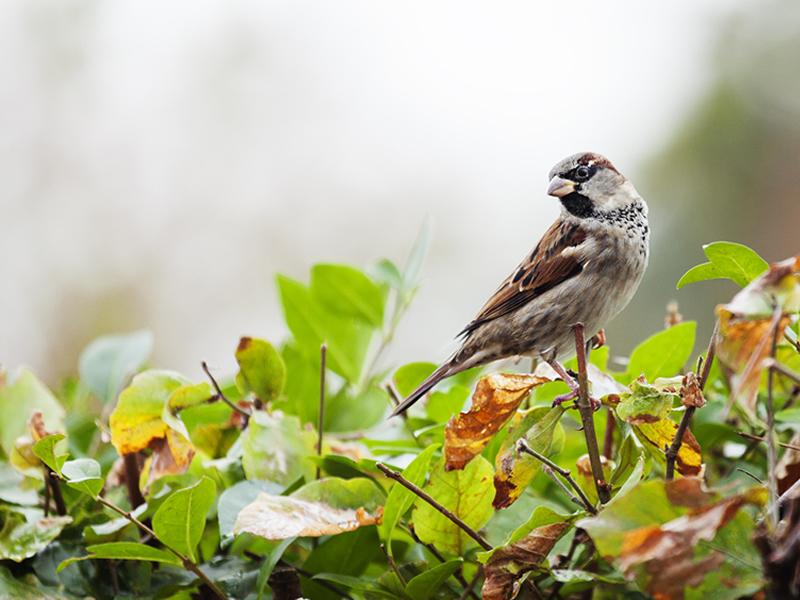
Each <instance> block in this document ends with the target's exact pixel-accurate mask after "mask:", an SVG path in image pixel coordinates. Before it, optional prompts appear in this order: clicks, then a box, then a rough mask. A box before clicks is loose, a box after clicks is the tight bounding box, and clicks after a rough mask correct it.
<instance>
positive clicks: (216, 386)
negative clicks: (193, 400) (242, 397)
mask: <svg viewBox="0 0 800 600" xmlns="http://www.w3.org/2000/svg"><path fill="white" fill-rule="evenodd" d="M200 366H201V367H203V371H204V372H205V374H206V375H207V376H208V379H209V380H210V381H211V385H213V386H214V390H216V392H217V398H219V399H220V400H222V401H223V402H224V403H225V404H227V405H228V406H230V407H231V408H232V409H233V410H234V411H235V412H237V413H239V414H240V415H243V416H244V417H245V418H247V419H249V418H250V417H251V416H252V415H251V413H250V411H248V410H245V409H243V408H242V407H241V406H237V405H236V403H235V402H231V400H230V399H229V398H228V397H227V396H226V395H225V393H224V392H223V391H222V388H221V387H219V383H217V380H216V379H215V378H214V376H213V375H212V374H211V371H210V370H209V368H208V363H206V361H203V362H202V363H200Z"/></svg>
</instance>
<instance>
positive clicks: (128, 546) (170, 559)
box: [56, 542, 181, 573]
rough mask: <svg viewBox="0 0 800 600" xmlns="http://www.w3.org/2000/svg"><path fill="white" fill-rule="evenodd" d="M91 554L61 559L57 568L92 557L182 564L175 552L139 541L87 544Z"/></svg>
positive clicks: (60, 568) (58, 570) (57, 570)
mask: <svg viewBox="0 0 800 600" xmlns="http://www.w3.org/2000/svg"><path fill="white" fill-rule="evenodd" d="M86 550H88V551H89V554H87V555H86V556H74V557H72V558H68V559H67V560H64V561H61V563H60V564H59V565H58V568H57V569H56V572H58V573H60V572H61V571H62V570H63V569H64V568H66V567H68V566H69V565H71V564H73V563H76V562H79V561H82V560H90V559H95V558H99V559H111V560H144V561H149V562H158V563H166V564H168V565H175V566H181V561H180V559H178V557H177V556H175V555H174V554H172V553H170V552H167V551H166V550H159V549H158V548H153V547H152V546H148V545H147V544H140V543H138V542H108V543H106V544H94V545H92V546H87V547H86Z"/></svg>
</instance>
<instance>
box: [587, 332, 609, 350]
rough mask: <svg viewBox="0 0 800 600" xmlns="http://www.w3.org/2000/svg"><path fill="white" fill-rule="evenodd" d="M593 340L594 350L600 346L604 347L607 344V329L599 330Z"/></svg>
mask: <svg viewBox="0 0 800 600" xmlns="http://www.w3.org/2000/svg"><path fill="white" fill-rule="evenodd" d="M590 341H591V342H592V350H597V349H598V348H602V347H603V346H605V345H606V330H605V329H601V330H600V331H598V332H597V333H596V334H595V336H594V337H593V338H592V339H591V340H590Z"/></svg>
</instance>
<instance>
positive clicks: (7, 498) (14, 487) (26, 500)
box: [0, 461, 39, 506]
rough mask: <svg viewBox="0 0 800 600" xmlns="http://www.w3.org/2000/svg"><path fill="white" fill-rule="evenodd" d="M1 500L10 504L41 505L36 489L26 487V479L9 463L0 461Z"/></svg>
mask: <svg viewBox="0 0 800 600" xmlns="http://www.w3.org/2000/svg"><path fill="white" fill-rule="evenodd" d="M0 500H2V501H3V502H8V503H10V504H21V505H23V506H34V505H36V504H38V503H39V494H38V493H37V492H36V489H34V488H32V487H30V488H28V487H26V486H25V477H24V476H23V475H22V474H21V473H20V472H19V471H17V470H16V469H14V468H13V467H11V466H10V465H9V464H8V463H7V462H5V461H0Z"/></svg>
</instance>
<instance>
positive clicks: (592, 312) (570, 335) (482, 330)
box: [391, 152, 650, 417]
mask: <svg viewBox="0 0 800 600" xmlns="http://www.w3.org/2000/svg"><path fill="white" fill-rule="evenodd" d="M547 194H548V195H550V196H553V197H555V198H557V199H558V200H559V201H560V203H561V210H560V214H559V216H558V218H557V219H556V221H555V222H554V223H553V224H552V225H551V226H550V228H549V229H548V230H547V231H546V232H545V233H544V235H543V236H542V238H541V240H539V243H538V244H536V246H535V247H534V249H533V251H532V252H531V253H530V254H529V255H527V256H526V257H525V258H524V259H523V260H522V262H521V263H520V264H519V266H517V268H516V269H514V271H512V273H511V274H510V275H509V276H508V277H507V278H506V279H505V281H503V283H502V284H501V285H500V287H499V288H498V289H497V291H496V292H495V293H494V294H493V295H492V296H491V297H490V298H489V300H488V301H487V302H486V304H484V306H483V308H481V310H480V311H479V312H478V314H477V316H476V317H475V318H474V319H473V320H472V321H470V322H469V323H468V324H467V325H466V327H464V328H463V329H462V330H461V332H460V333H459V334H458V336H457V339H460V345H459V347H458V349H457V350H456V351H455V352H454V353H453V354H452V356H451V357H450V358H449V359H448V360H446V361H445V362H444V363H442V364H441V365H440V366H439V367H438V368H437V369H436V370H434V372H433V373H432V374H431V375H430V376H429V377H428V378H426V379H425V380H424V381H423V382H422V383H421V384H420V385H419V386H418V387H417V388H416V389H415V390H414V391H413V392H411V393H410V394H409V395H408V396H407V397H406V398H405V399H404V400H403V401H402V402H401V403H399V404H398V405H397V407H396V408H395V409H394V411H393V412H392V415H391V416H392V417H394V416H397V415H399V414H401V413H403V412H404V411H405V410H407V409H408V408H409V407H410V406H411V405H412V404H414V403H415V402H417V401H418V400H419V399H420V398H422V397H423V396H425V394H427V393H428V392H429V391H430V390H431V389H433V388H434V386H436V385H437V384H438V383H439V382H440V381H442V380H443V379H446V378H448V377H451V376H453V375H455V374H456V373H460V372H461V371H464V370H466V369H469V368H472V367H476V366H481V365H486V364H488V363H491V362H494V361H497V360H500V359H504V358H510V357H514V356H530V357H531V358H534V359H536V360H539V359H541V360H544V361H545V362H547V363H548V364H550V366H551V367H553V369H554V370H555V371H556V372H557V374H558V375H559V376H560V377H561V378H562V379H563V380H564V381H565V382H566V383H567V384H568V385H569V386H570V388H571V390H572V397H574V395H575V393H576V389H577V384H575V382H574V380H573V379H572V378H571V377H570V376H569V375H568V374H567V373H566V371H565V370H564V368H563V366H561V364H560V363H559V362H558V361H559V360H560V359H564V358H568V357H569V356H571V355H572V354H574V353H575V338H574V331H573V325H576V324H578V323H582V324H583V326H584V331H585V334H586V336H587V339H591V338H592V337H594V336H595V335H597V334H598V333H601V332H602V328H603V327H604V326H605V324H606V323H607V322H608V321H610V320H611V319H612V318H613V317H615V316H616V315H617V314H618V313H619V312H620V311H621V310H622V309H623V308H625V306H627V304H628V303H629V302H630V300H631V298H633V296H634V294H635V293H636V290H637V289H638V287H639V284H640V283H641V280H642V277H643V275H644V273H645V270H646V268H647V262H648V258H649V253H650V250H649V245H650V244H649V240H650V226H649V223H648V219H647V211H648V208H647V203H646V202H645V201H644V199H643V198H642V197H641V196H640V195H639V193H638V192H637V191H636V188H634V187H633V184H632V183H631V182H630V181H629V180H628V179H627V178H626V177H625V176H624V175H623V174H622V173H620V171H619V170H618V169H617V168H616V167H615V166H614V165H613V164H612V163H611V161H609V160H608V159H607V158H605V157H604V156H602V155H600V154H597V153H595V152H580V153H578V154H573V155H571V156H569V157H567V158H565V159H563V160H561V161H560V162H559V163H557V164H556V165H555V166H554V167H553V169H552V170H551V171H550V174H549V185H548V187H547Z"/></svg>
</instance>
